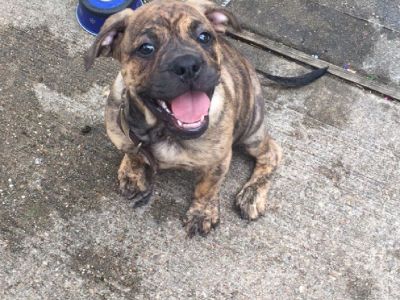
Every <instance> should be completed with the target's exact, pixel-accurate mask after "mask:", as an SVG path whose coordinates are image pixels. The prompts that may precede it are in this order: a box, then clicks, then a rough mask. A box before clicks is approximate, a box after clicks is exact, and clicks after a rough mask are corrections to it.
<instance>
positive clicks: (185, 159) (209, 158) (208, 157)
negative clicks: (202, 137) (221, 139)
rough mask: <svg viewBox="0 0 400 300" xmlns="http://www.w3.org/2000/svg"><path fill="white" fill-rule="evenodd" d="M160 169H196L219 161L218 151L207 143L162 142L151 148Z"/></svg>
mask: <svg viewBox="0 0 400 300" xmlns="http://www.w3.org/2000/svg"><path fill="white" fill-rule="evenodd" d="M151 150H152V153H153V155H154V158H155V159H156V161H157V163H158V166H159V168H160V169H171V168H179V169H189V170H193V169H197V168H201V167H204V166H207V165H210V163H211V164H212V162H213V161H214V160H215V161H218V160H219V156H220V155H219V154H218V151H215V147H212V146H211V145H209V143H207V142H204V141H203V142H197V141H192V142H188V143H185V144H180V143H175V142H173V141H169V140H166V141H162V142H158V143H156V144H154V145H153V146H152V148H151Z"/></svg>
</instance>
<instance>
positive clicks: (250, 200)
mask: <svg viewBox="0 0 400 300" xmlns="http://www.w3.org/2000/svg"><path fill="white" fill-rule="evenodd" d="M266 203H267V195H266V193H264V192H263V191H260V187H258V186H257V185H256V184H251V185H248V186H245V187H244V188H243V189H242V190H241V191H240V193H239V194H238V195H237V196H236V206H237V207H238V209H239V211H240V216H241V217H242V218H243V219H246V220H250V221H253V220H256V219H258V218H259V217H260V216H263V215H264V214H265V209H266Z"/></svg>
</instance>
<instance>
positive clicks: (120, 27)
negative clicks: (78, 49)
mask: <svg viewBox="0 0 400 300" xmlns="http://www.w3.org/2000/svg"><path fill="white" fill-rule="evenodd" d="M133 13H134V12H133V10H132V9H130V8H127V9H125V10H123V11H121V12H119V13H117V14H115V15H112V16H111V17H109V18H108V19H107V20H106V22H105V23H104V25H103V26H102V27H101V30H100V33H99V34H98V35H97V37H96V40H95V41H94V43H93V44H92V46H91V47H90V48H89V49H88V51H87V52H86V55H85V68H86V71H87V70H89V69H90V68H91V67H92V65H93V63H94V60H95V59H96V58H97V57H99V56H100V55H102V56H112V57H114V58H115V59H118V60H119V59H120V55H121V49H120V44H121V41H122V38H123V36H124V33H125V29H126V27H127V25H128V19H129V17H131V16H132V15H133Z"/></svg>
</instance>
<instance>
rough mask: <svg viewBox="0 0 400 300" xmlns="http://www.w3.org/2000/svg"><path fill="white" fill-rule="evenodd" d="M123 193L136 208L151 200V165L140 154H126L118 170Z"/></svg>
mask: <svg viewBox="0 0 400 300" xmlns="http://www.w3.org/2000/svg"><path fill="white" fill-rule="evenodd" d="M118 180H119V187H120V190H121V193H122V195H123V196H124V197H126V198H127V199H128V200H129V201H130V202H131V206H132V207H134V208H136V207H139V206H142V205H145V204H147V203H148V201H149V200H150V197H151V194H152V191H153V178H152V172H151V170H150V167H149V166H148V165H147V164H146V163H145V162H144V160H143V158H142V157H141V156H140V155H133V154H125V156H124V158H123V159H122V162H121V165H120V167H119V170H118Z"/></svg>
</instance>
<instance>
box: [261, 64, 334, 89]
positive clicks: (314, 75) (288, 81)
mask: <svg viewBox="0 0 400 300" xmlns="http://www.w3.org/2000/svg"><path fill="white" fill-rule="evenodd" d="M328 68H329V67H326V68H321V69H316V70H314V71H312V72H310V73H307V74H304V75H300V76H296V77H281V76H275V75H271V74H268V73H265V72H263V71H261V70H257V72H258V73H259V74H261V75H263V76H264V77H266V78H268V79H269V80H272V81H274V82H276V83H277V84H279V85H282V86H285V87H300V86H305V85H307V84H310V83H311V82H313V81H315V80H317V79H318V78H320V77H322V76H323V75H325V73H326V72H327V70H328Z"/></svg>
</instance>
